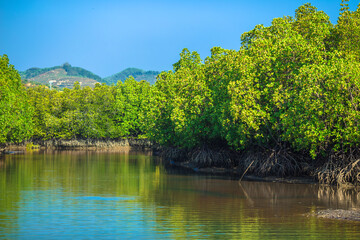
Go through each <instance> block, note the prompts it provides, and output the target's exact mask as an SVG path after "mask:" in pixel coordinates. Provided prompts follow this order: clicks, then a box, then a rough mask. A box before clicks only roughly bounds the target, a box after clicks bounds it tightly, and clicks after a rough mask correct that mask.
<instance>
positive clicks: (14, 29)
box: [0, 0, 359, 77]
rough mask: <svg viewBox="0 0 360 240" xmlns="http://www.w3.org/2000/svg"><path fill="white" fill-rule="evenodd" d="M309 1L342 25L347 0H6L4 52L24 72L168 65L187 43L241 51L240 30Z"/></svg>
mask: <svg viewBox="0 0 360 240" xmlns="http://www.w3.org/2000/svg"><path fill="white" fill-rule="evenodd" d="M306 2H310V3H311V4H312V5H314V6H316V7H317V8H318V9H319V10H323V11H325V12H326V13H327V14H328V15H329V16H330V20H331V21H332V22H333V23H336V20H337V17H338V14H339V8H340V3H341V0H313V1H310V0H307V1H306V0H305V1H302V0H272V1H269V0H258V1H256V0H254V1H249V0H238V1H233V0H222V1H213V0H207V1H205V0H198V1H196V0H192V1H190V0H181V1H171V0H168V1H159V0H153V1H139V0H133V1H121V0H118V1H115V0H98V1H96V0H55V1H53V0H0V55H3V54H7V55H8V57H9V59H10V62H11V64H13V65H15V68H16V69H18V70H21V71H22V70H26V69H28V68H30V67H51V66H55V65H61V64H63V63H65V62H69V63H70V64H71V65H73V66H78V67H83V68H86V69H88V70H90V71H92V72H94V73H95V74H98V75H100V76H101V77H106V76H109V75H112V74H114V73H117V72H119V71H121V70H123V69H125V68H127V67H137V68H141V69H144V70H158V71H161V70H170V69H172V64H173V63H174V62H176V61H177V60H178V59H179V53H180V52H181V50H182V49H183V48H188V49H189V50H191V51H197V52H198V53H199V54H200V55H201V57H202V58H205V57H206V56H208V55H209V54H210V49H211V48H212V47H214V46H220V47H223V48H228V49H239V47H240V36H241V34H242V33H244V32H246V31H249V30H251V29H253V28H254V26H255V25H257V24H264V25H270V23H271V20H272V19H273V18H276V17H282V16H286V15H290V16H294V13H295V9H296V8H297V7H299V6H300V5H302V4H304V3H306ZM358 3H359V2H357V1H350V8H351V10H355V9H356V6H357V4H358Z"/></svg>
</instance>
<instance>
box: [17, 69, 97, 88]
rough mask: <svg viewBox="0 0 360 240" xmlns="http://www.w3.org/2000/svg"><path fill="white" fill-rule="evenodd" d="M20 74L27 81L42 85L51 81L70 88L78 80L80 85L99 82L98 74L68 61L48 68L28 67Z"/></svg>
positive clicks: (55, 84)
mask: <svg viewBox="0 0 360 240" xmlns="http://www.w3.org/2000/svg"><path fill="white" fill-rule="evenodd" d="M20 76H21V78H22V79H23V80H27V81H28V82H37V83H40V84H43V85H49V82H50V81H53V82H52V85H53V86H54V87H59V88H65V87H67V88H72V87H73V85H74V83H75V82H80V83H81V86H90V87H94V86H95V84H96V83H97V82H101V77H99V76H98V75H96V74H94V73H92V72H90V71H88V70H86V69H83V68H80V67H73V66H71V65H70V64H69V63H64V64H63V65H62V66H55V67H50V68H30V69H28V70H26V71H24V72H20Z"/></svg>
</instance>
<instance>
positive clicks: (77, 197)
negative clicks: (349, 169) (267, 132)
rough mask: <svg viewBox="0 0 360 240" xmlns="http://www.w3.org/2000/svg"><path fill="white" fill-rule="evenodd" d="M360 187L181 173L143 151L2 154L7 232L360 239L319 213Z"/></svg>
mask: <svg viewBox="0 0 360 240" xmlns="http://www.w3.org/2000/svg"><path fill="white" fill-rule="evenodd" d="M359 199H360V195H357V194H356V193H354V192H351V191H340V190H336V189H333V188H329V187H321V186H318V185H315V184H313V185H300V184H279V183H262V182H241V183H239V182H238V181H236V180H231V179H224V178H222V179H221V178H219V177H212V176H204V175H194V174H184V173H181V172H179V171H178V170H176V169H171V168H167V167H165V166H164V165H163V164H162V163H161V162H160V161H159V159H157V158H156V157H153V156H151V154H150V153H145V152H129V151H128V152H125V151H123V152H120V151H118V152H96V151H87V152H86V151H57V152H50V151H49V152H34V153H26V154H19V155H7V156H5V158H4V159H1V160H0V239H159V238H165V239H360V223H358V222H351V221H339V220H327V219H319V218H317V217H314V216H311V215H309V213H311V212H314V211H317V210H322V209H328V208H333V209H338V208H340V209H351V208H355V207H360V206H359V205H360V202H359Z"/></svg>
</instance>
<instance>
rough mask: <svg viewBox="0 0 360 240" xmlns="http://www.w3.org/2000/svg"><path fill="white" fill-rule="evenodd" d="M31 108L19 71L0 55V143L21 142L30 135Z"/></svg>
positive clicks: (4, 56) (6, 58)
mask: <svg viewBox="0 0 360 240" xmlns="http://www.w3.org/2000/svg"><path fill="white" fill-rule="evenodd" d="M31 115H32V108H31V106H30V105H29V104H28V102H27V97H26V93H25V90H24V88H23V86H22V85H21V79H20V75H19V73H18V72H17V71H16V70H15V68H14V66H12V65H10V64H9V59H8V57H7V56H6V55H3V56H0V143H6V142H21V141H23V140H24V139H28V138H29V137H31V135H32V130H33V128H32V127H33V126H32V121H31Z"/></svg>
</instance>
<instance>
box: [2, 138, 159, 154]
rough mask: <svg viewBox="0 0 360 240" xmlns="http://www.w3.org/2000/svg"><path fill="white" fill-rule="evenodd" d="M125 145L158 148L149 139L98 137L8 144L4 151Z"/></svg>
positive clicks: (105, 147)
mask: <svg viewBox="0 0 360 240" xmlns="http://www.w3.org/2000/svg"><path fill="white" fill-rule="evenodd" d="M124 147H131V148H138V149H145V148H149V149H157V148H158V146H157V145H156V144H154V143H153V142H151V141H149V140H147V139H118V140H98V139H72V140H57V139H53V140H36V141H32V142H24V143H21V144H8V145H6V146H5V147H4V149H3V152H4V151H5V152H6V151H11V150H19V149H21V150H24V149H27V148H30V149H31V148H32V149H34V148H49V149H85V148H86V149H118V148H124Z"/></svg>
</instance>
